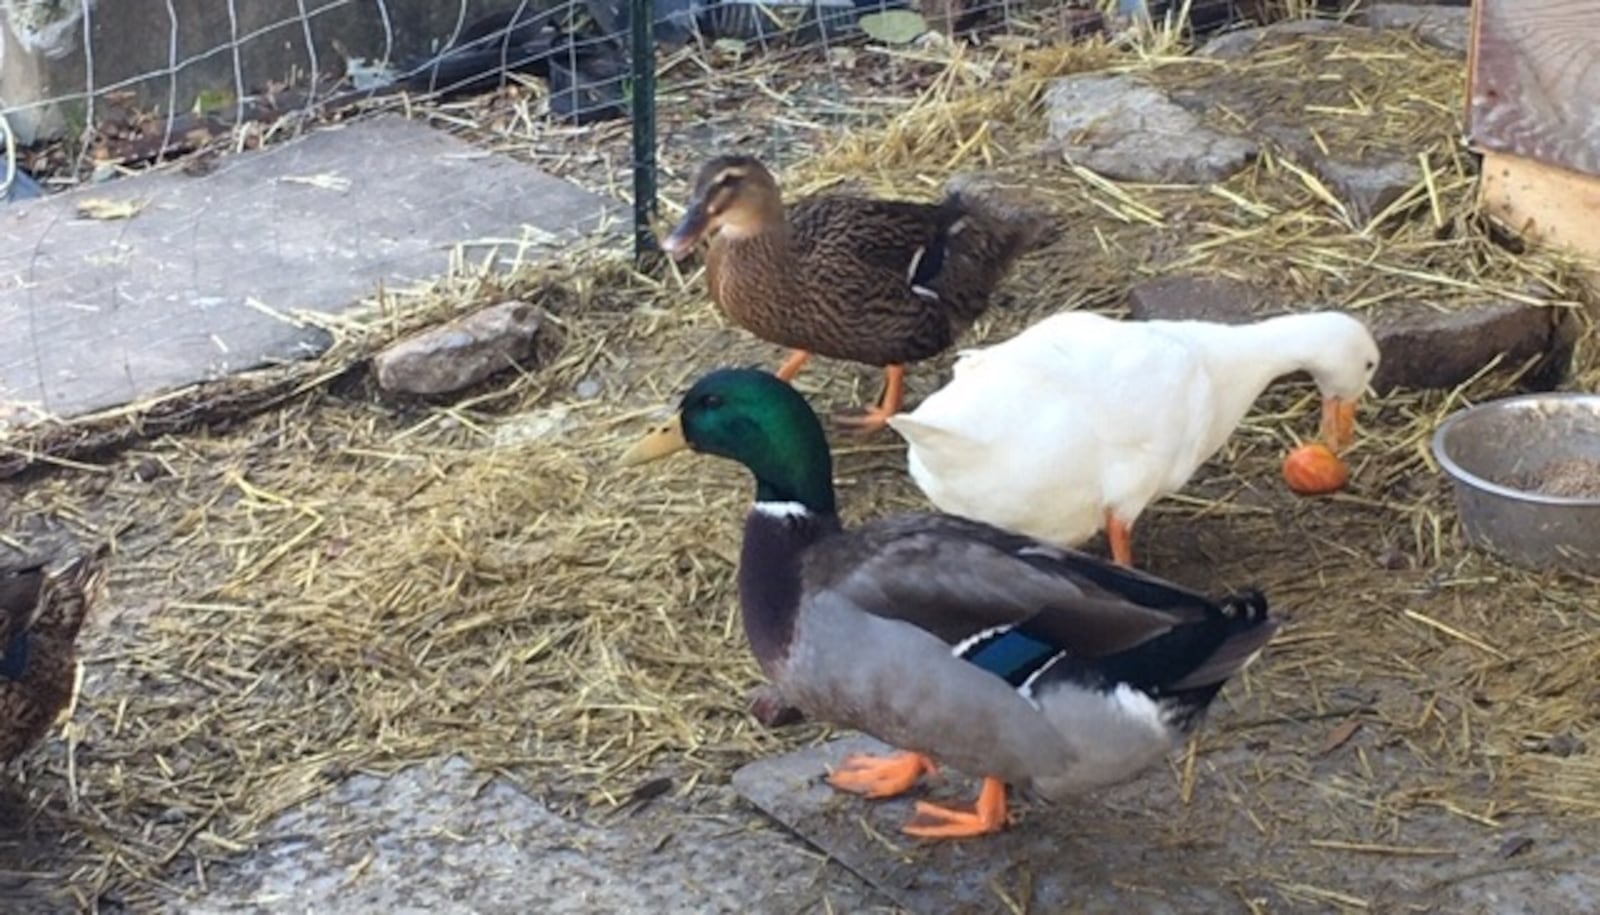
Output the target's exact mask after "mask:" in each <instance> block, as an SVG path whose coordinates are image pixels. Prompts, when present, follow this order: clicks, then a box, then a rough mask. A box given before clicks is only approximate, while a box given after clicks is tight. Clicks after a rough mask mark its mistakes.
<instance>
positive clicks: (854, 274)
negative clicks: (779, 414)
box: [662, 156, 1057, 428]
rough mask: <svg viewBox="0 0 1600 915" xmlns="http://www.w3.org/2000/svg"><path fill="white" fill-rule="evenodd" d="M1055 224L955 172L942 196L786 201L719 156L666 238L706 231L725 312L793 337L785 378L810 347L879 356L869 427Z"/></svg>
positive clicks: (713, 286) (749, 169)
mask: <svg viewBox="0 0 1600 915" xmlns="http://www.w3.org/2000/svg"><path fill="white" fill-rule="evenodd" d="M1056 232H1057V225H1056V222H1055V220H1054V219H1053V218H1052V217H1051V216H1050V215H1049V214H1047V213H1044V212H1042V211H1031V210H1023V209H1021V208H1018V207H1015V206H1012V205H1010V204H1006V203H1003V202H1000V201H998V200H996V199H992V198H990V197H988V196H986V195H984V194H982V193H980V192H979V189H978V188H977V186H976V184H975V182H974V181H973V180H972V179H971V178H968V177H965V176H962V177H957V178H955V179H953V180H952V181H951V182H950V183H949V186H948V187H947V189H946V196H945V198H944V199H943V200H942V201H940V202H938V203H914V202H909V201H901V200H878V199H872V198H866V197H853V196H846V195H841V194H829V195H822V196H817V197H812V198H808V199H806V200H803V201H800V202H798V203H796V204H795V205H794V206H792V207H789V208H788V210H787V212H786V211H785V208H784V205H783V199H782V194H781V192H780V191H779V188H778V184H777V181H776V180H775V179H774V178H773V177H772V174H771V172H769V171H767V169H766V168H765V167H764V166H762V164H761V163H760V162H759V161H757V160H755V159H753V158H751V157H748V156H719V157H717V158H715V159H712V160H711V161H710V162H707V163H706V164H705V165H703V166H701V168H700V171H699V174H698V175H697V176H696V179H695V186H694V196H693V198H692V200H691V201H690V204H689V208H688V211H687V212H686V213H685V214H684V217H683V220H682V221H681V222H680V223H679V224H678V226H677V228H676V229H674V230H673V232H672V234H671V235H670V236H668V238H667V239H666V240H665V241H664V242H663V243H662V245H663V247H664V248H665V249H666V250H667V251H668V253H670V254H672V255H673V256H674V257H679V258H681V257H683V256H685V255H687V254H688V252H689V251H690V250H691V249H692V248H693V246H694V244H695V243H696V242H697V241H698V240H699V239H700V238H702V237H705V236H707V235H712V238H711V245H710V251H709V253H708V255H707V258H706V276H707V283H708V285H709V286H710V290H711V297H712V299H713V300H714V301H715V302H716V303H717V305H718V307H720V308H721V309H722V312H723V313H724V314H725V315H726V316H727V317H728V318H729V320H731V321H733V322H734V323H736V324H738V325H740V326H741V327H744V328H745V329H746V330H749V331H750V332H751V333H754V334H755V335H756V336H758V337H761V338H762V339H764V340H769V341H771V342H773V343H777V344H780V345H783V346H787V347H790V348H792V349H793V350H795V352H794V354H793V355H792V356H791V357H790V359H789V361H788V362H786V363H785V364H784V366H783V367H782V368H781V369H780V370H779V371H778V375H779V377H781V378H783V379H784V380H789V379H791V378H793V377H794V375H795V374H797V373H798V372H799V370H800V367H801V366H802V365H803V364H804V363H805V360H806V359H807V358H809V356H810V354H812V353H819V354H821V355H824V356H828V357H829V358H833V359H848V360H850V361H852V362H860V363H864V364H867V365H876V366H883V367H884V368H885V369H886V373H887V375H888V387H887V390H886V391H885V395H884V400H883V403H882V404H881V405H880V407H879V409H878V410H876V411H874V412H873V413H871V414H869V415H868V416H867V417H866V418H865V419H863V420H861V421H857V422H856V423H855V424H856V425H860V426H863V427H867V428H878V427H881V426H882V425H883V423H884V421H885V420H887V418H888V416H889V415H891V414H892V413H893V412H894V411H895V410H897V409H898V408H899V405H900V403H899V402H900V392H901V379H902V377H903V371H904V369H903V366H904V364H905V363H908V362H916V361H919V360H922V359H927V358H929V357H931V356H935V355H937V354H939V353H940V352H943V351H944V350H946V349H948V348H949V347H950V346H951V345H952V344H953V343H954V342H955V341H956V338H957V337H958V336H960V334H961V333H962V332H963V331H965V330H966V329H967V328H968V327H969V326H970V325H971V324H972V322H973V321H975V320H977V318H978V316H979V315H981V314H982V313H983V311H984V309H985V308H987V307H988V305H989V301H990V295H991V293H992V292H993V291H994V289H995V287H996V286H998V285H999V284H1000V281H1001V280H1002V279H1003V278H1004V277H1005V275H1006V273H1007V272H1008V271H1009V270H1010V269H1011V266H1012V264H1013V263H1015V261H1016V260H1017V258H1019V257H1021V256H1022V255H1024V254H1026V253H1028V252H1030V251H1033V250H1035V249H1037V248H1039V247H1042V246H1043V245H1046V244H1048V243H1049V242H1050V241H1051V240H1053V239H1054V238H1055V235H1056ZM713 233H714V234H713Z"/></svg>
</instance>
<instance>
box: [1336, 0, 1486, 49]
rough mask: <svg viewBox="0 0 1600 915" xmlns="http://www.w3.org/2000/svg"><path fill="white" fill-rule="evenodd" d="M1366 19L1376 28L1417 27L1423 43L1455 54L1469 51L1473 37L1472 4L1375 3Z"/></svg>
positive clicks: (1418, 35) (1366, 13)
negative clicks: (1468, 47) (1418, 4)
mask: <svg viewBox="0 0 1600 915" xmlns="http://www.w3.org/2000/svg"><path fill="white" fill-rule="evenodd" d="M1363 19H1364V21H1365V22H1366V23H1367V25H1370V26H1372V27H1373V28H1375V29H1416V31H1417V37H1418V38H1420V39H1421V40H1422V42H1423V43H1424V44H1428V45H1432V46H1433V47H1436V48H1438V49H1440V50H1441V51H1450V52H1452V53H1455V54H1463V55H1464V54H1466V53H1467V45H1469V44H1470V43H1471V41H1472V9H1471V8H1470V7H1465V6H1427V5H1421V6H1417V5H1412V4H1406V3H1374V4H1372V5H1371V6H1369V7H1368V8H1367V10H1366V12H1365V13H1364V14H1363Z"/></svg>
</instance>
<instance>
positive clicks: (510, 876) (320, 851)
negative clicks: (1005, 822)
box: [173, 757, 874, 915]
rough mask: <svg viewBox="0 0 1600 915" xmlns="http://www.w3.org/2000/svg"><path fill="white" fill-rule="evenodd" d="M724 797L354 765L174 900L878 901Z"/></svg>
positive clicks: (342, 903) (758, 904)
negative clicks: (616, 800) (636, 794)
mask: <svg viewBox="0 0 1600 915" xmlns="http://www.w3.org/2000/svg"><path fill="white" fill-rule="evenodd" d="M668 787H670V786H668ZM728 795H729V796H728V798H727V803H726V804H725V805H718V804H715V803H712V804H709V805H707V806H708V808H709V809H705V810H694V811H684V810H682V809H680V808H681V802H680V801H678V800H675V799H674V798H672V797H661V798H660V799H659V800H657V801H655V802H653V803H651V804H650V805H648V806H647V807H640V806H638V805H635V806H633V807H629V808H623V809H622V810H619V811H616V812H614V813H612V814H610V815H609V816H605V817H600V818H593V817H591V818H589V819H576V818H573V817H568V816H563V815H562V814H560V813H558V812H556V811H553V810H551V809H550V808H549V807H547V806H546V805H545V804H543V803H541V802H540V801H538V800H537V799H535V798H533V797H531V796H529V795H528V794H526V793H525V792H523V791H522V790H520V789H519V788H518V787H517V786H515V785H514V784H512V783H511V782H509V781H507V780H506V779H504V778H501V777H498V776H494V775H489V774H485V773H481V772H476V771H474V770H473V768H472V766H471V765H470V764H468V763H467V762H466V761H465V760H463V759H462V758H460V757H450V758H447V759H444V760H440V761H436V762H432V763H428V764H426V765H418V766H412V767H410V768H407V769H404V770H402V771H400V772H397V773H395V774H393V775H390V776H387V777H377V776H372V775H365V774H358V775H353V776H351V777H349V778H347V779H345V780H344V781H343V782H341V783H339V784H337V785H335V786H332V787H331V788H330V790H329V791H328V793H327V794H326V795H324V796H322V797H320V798H318V799H316V800H313V801H310V802H308V803H306V804H304V805H301V806H298V807H296V808H294V809H293V810H290V811H288V812H286V813H284V814H283V815H282V816H280V817H279V818H278V819H277V820H276V821H275V822H273V823H270V824H268V825H267V827H266V829H265V830H264V832H263V834H262V836H261V838H260V840H259V843H258V845H257V846H256V847H255V848H254V849H252V850H251V851H250V852H249V853H248V854H246V855H243V856H241V857H240V858H239V859H237V860H236V861H235V862H233V863H231V864H229V865H225V866H217V867H213V868H211V869H210V870H209V871H208V881H207V886H206V887H204V888H199V887H189V888H188V890H189V895H188V898H187V899H184V900H181V901H180V900H174V903H175V905H174V908H173V910H174V911H183V912H194V913H197V915H212V913H215V915H222V913H249V915H256V913H259V915H266V913H272V912H319V913H329V915H339V913H352V915H355V913H372V912H386V913H395V915H409V913H418V915H421V913H428V912H448V913H482V915H500V913H503V915H514V913H515V915H525V913H535V912H537V913H540V915H590V913H597V912H652V913H654V912H661V913H680V912H681V913H690V912H694V913H702V912H703V913H728V915H734V913H742V912H771V911H775V912H801V911H818V910H824V909H827V908H828V907H829V906H835V907H840V908H842V909H843V910H845V911H854V912H861V911H866V910H867V909H868V907H869V906H870V905H871V904H872V902H873V901H874V900H872V898H871V896H870V895H869V894H866V893H865V892H864V891H865V890H866V888H865V887H864V886H862V885H861V884H860V883H858V882H857V881H855V880H853V879H851V878H850V876H849V875H848V874H846V873H840V872H837V871H835V872H834V873H833V874H832V875H831V876H832V879H828V877H829V875H828V872H827V870H826V869H825V868H824V865H823V864H822V862H818V861H816V860H815V859H814V858H813V857H812V856H811V855H809V854H808V853H807V852H806V850H805V849H804V848H802V847H799V845H798V844H797V843H796V842H795V841H794V840H793V839H791V838H789V837H788V836H786V835H784V834H783V833H782V832H780V831H778V830H772V829H762V828H759V826H758V825H756V826H752V825H751V824H739V823H737V822H734V823H730V821H729V820H728V819H727V818H726V817H727V816H729V815H731V814H732V813H737V811H738V809H739V808H740V807H741V806H742V805H740V804H739V803H738V802H737V799H736V798H733V797H732V796H731V792H728ZM719 807H726V808H727V809H728V810H729V811H730V813H729V814H722V813H719V812H718V809H717V808H719ZM730 826H731V827H732V828H730ZM741 826H742V827H743V828H741ZM818 897H822V898H818Z"/></svg>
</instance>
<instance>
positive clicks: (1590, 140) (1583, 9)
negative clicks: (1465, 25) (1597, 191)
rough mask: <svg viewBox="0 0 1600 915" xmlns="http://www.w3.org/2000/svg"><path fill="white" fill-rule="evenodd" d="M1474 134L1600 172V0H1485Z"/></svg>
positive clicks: (1474, 87) (1474, 85) (1501, 147)
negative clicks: (1598, 49)
mask: <svg viewBox="0 0 1600 915" xmlns="http://www.w3.org/2000/svg"><path fill="white" fill-rule="evenodd" d="M1475 5H1476V7H1477V24H1476V29H1475V32H1476V36H1475V38H1476V40H1475V41H1474V42H1473V52H1472V58H1471V63H1470V66H1471V67H1472V71H1471V76H1470V77H1469V86H1470V96H1469V108H1468V127H1467V129H1468V135H1469V137H1470V138H1471V140H1472V142H1473V143H1474V144H1475V145H1476V146H1477V147H1478V148H1480V149H1483V150H1495V151H1497V152H1506V153H1515V154H1517V155H1519V156H1523V157H1526V158H1530V159H1537V160H1539V161H1541V162H1545V163H1547V164H1550V165H1559V166H1563V167H1565V168H1568V169H1572V170H1574V171H1580V172H1585V173H1587V174H1591V175H1593V174H1600V54H1596V53H1595V49H1596V48H1597V47H1600V3H1597V2H1595V0H1478V2H1477V4H1475Z"/></svg>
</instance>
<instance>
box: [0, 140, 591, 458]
mask: <svg viewBox="0 0 1600 915" xmlns="http://www.w3.org/2000/svg"><path fill="white" fill-rule="evenodd" d="M97 199H98V200H109V201H112V202H114V203H133V204H136V205H138V207H139V209H138V212H137V214H136V215H134V216H132V217H131V218H125V219H91V218H83V217H81V216H80V215H79V207H80V205H81V204H83V203H84V202H85V201H89V200H97ZM622 215H623V210H622V208H621V206H620V205H619V204H618V203H617V202H616V201H614V200H612V199H611V198H609V197H603V196H600V195H596V194H592V193H589V192H588V191H585V190H583V189H581V188H579V187H577V186H575V185H573V184H570V183H568V182H566V181H563V180H560V179H557V178H553V177H551V176H549V175H545V174H543V173H541V172H540V171H538V170H537V169H535V168H533V167H531V166H528V165H524V164H522V163H519V162H516V161H514V160H511V159H508V158H506V157H504V156H498V155H493V154H489V153H485V152H483V151H482V150H479V149H476V148H474V147H472V146H469V145H468V144H466V143H464V142H462V141H460V140H457V139H455V138H454V137H451V136H449V135H448V134H446V133H444V132H442V131H438V130H434V129H432V128H429V127H426V126H424V125H422V124H419V123H415V122H412V121H407V120H405V119H403V118H400V117H393V116H391V117H383V118H376V119H373V120H369V121H361V122H356V123H352V124H350V125H348V126H341V127H330V128H323V129H319V130H317V131H314V132H312V133H310V134H308V135H306V136H305V137H303V138H300V139H297V140H294V141H291V142H288V143H284V144H282V145H280V146H275V147H272V148H269V149H267V150H263V151H261V152H255V153H246V154H241V155H237V156H230V157H226V158H224V159H223V160H222V161H221V164H220V166H219V167H218V168H217V169H216V170H215V171H213V172H212V173H210V174H207V175H204V176H201V177H191V176H188V175H185V174H183V173H181V172H176V171H163V172H158V173H150V174H146V175H140V176H137V177H132V178H128V179H124V180H121V181H117V182H114V183H111V184H107V185H102V186H95V187H89V188H85V189H82V190H80V191H75V192H73V193H71V194H67V195H61V196H57V197H52V198H48V199H44V200H35V201H29V202H25V203H19V204H15V205H13V206H10V207H7V208H5V209H0V429H3V428H4V427H5V425H6V424H7V423H8V422H9V423H12V424H23V423H26V422H28V421H30V420H31V419H36V418H38V417H39V416H40V415H53V416H56V417H70V416H74V415H79V414H82V413H87V412H91V411H94V410H99V409H104V408H107V407H113V406H117V405H120V404H124V403H128V402H133V401H137V400H141V399H144V398H148V397H150V396H152V395H155V394H157V393H159V392H161V391H164V390H169V389H172V388H176V387H181V386H184V385H188V384H191V383H194V382H199V381H206V380H212V379H216V378H219V377H222V376H225V375H227V374H229V373H233V372H237V371H240V370H244V369H248V368H252V367H258V366H261V365H265V364H270V363H274V362H279V361H283V360H293V359H300V358H305V357H307V356H310V355H314V354H316V353H319V352H321V351H322V350H324V349H325V348H326V347H327V346H328V345H329V343H330V342H331V341H330V339H329V337H328V335H327V334H326V333H325V332H324V331H322V330H319V329H317V328H316V327H313V326H310V325H307V324H304V323H302V322H296V321H293V320H287V319H286V318H285V317H284V316H286V315H291V314H292V313H294V312H296V311H308V312H323V313H334V312H339V311H341V310H344V309H347V308H348V307H350V306H351V305H353V304H355V303H356V302H357V301H358V300H359V298H360V297H361V296H363V295H366V294H370V293H371V292H372V291H373V290H374V289H375V288H376V287H377V284H378V283H379V282H380V281H382V282H383V283H385V284H387V285H389V286H390V287H393V286H397V285H405V284H408V283H411V282H413V281H417V280H422V279H426V278H429V277H432V276H436V275H439V274H441V273H444V272H445V271H446V270H447V269H448V267H449V263H450V255H451V251H452V249H453V248H454V247H455V246H456V245H457V244H460V243H463V242H475V243H474V244H472V245H471V247H470V248H469V249H468V251H469V257H470V260H471V262H472V263H483V262H485V260H486V259H489V258H498V259H499V261H500V262H502V263H509V262H511V261H514V260H515V259H517V258H518V257H521V258H522V259H523V260H529V259H535V258H538V257H542V256H548V255H549V254H550V253H552V252H553V251H557V250H559V245H560V244H561V243H563V242H564V241H566V240H570V239H571V238H573V237H576V236H578V235H581V234H584V233H588V232H590V231H593V230H594V229H596V228H597V227H599V226H601V225H603V224H607V223H611V222H615V220H616V218H617V217H620V216H622ZM477 242H481V243H477Z"/></svg>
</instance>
